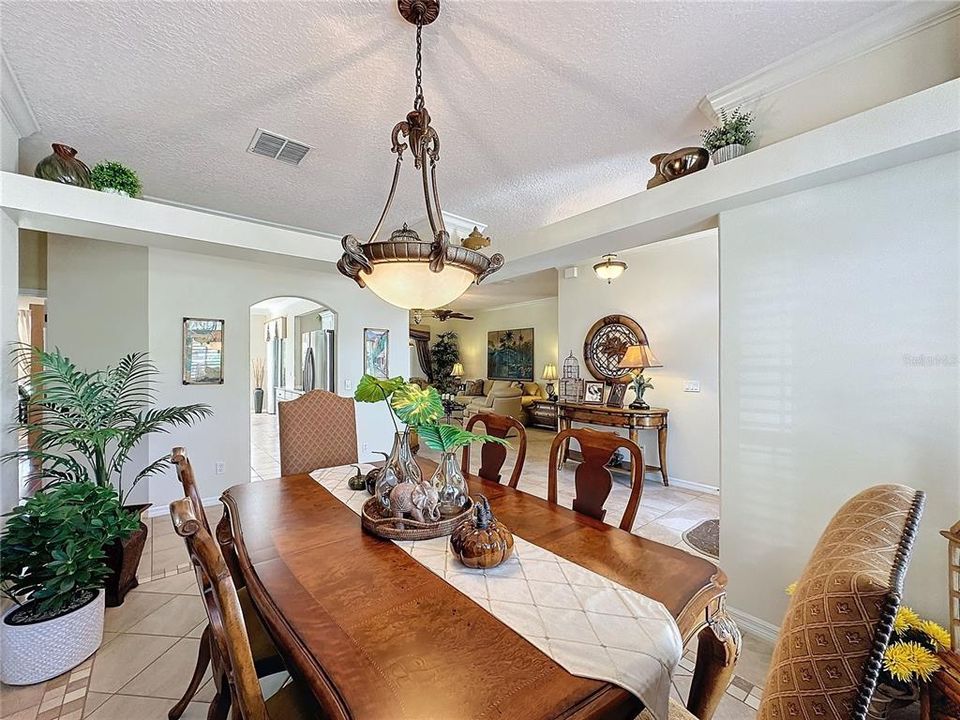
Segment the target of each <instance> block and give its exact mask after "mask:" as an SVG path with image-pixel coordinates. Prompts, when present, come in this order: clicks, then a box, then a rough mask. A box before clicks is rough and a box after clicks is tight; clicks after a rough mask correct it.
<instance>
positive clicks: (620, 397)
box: [607, 383, 627, 408]
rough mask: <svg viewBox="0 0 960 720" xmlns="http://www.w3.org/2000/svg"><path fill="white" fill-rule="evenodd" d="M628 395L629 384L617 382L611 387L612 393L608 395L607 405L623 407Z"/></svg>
mask: <svg viewBox="0 0 960 720" xmlns="http://www.w3.org/2000/svg"><path fill="white" fill-rule="evenodd" d="M626 396H627V385H626V384H625V383H617V384H616V385H613V386H612V387H611V388H610V395H609V397H607V407H611V408H622V407H623V401H624V398H626Z"/></svg>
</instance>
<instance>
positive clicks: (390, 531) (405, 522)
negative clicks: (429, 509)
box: [360, 497, 473, 540]
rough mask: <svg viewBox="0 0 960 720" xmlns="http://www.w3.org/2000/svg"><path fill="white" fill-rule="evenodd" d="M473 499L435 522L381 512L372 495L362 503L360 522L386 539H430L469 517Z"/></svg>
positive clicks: (452, 529) (453, 528) (380, 506)
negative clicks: (400, 517)
mask: <svg viewBox="0 0 960 720" xmlns="http://www.w3.org/2000/svg"><path fill="white" fill-rule="evenodd" d="M472 511H473V500H472V499H471V498H469V497H468V498H467V504H466V506H465V507H464V508H463V512H461V513H460V514H459V515H454V516H453V517H450V518H446V519H444V520H439V521H437V522H417V521H416V520H413V519H411V518H403V519H402V520H398V519H397V518H394V517H390V516H386V515H384V514H383V506H382V505H381V504H380V501H379V500H378V499H377V498H375V497H372V498H370V499H369V500H367V501H366V502H365V503H364V504H363V511H362V512H361V513H360V522H361V524H362V525H363V529H364V530H366V531H367V532H369V533H373V534H374V535H379V536H380V537H382V538H387V539H388V540H430V539H432V538H438V537H442V536H444V535H449V534H451V533H452V532H453V531H454V530H455V529H456V528H457V526H458V525H459V524H460V523H462V522H463V521H464V520H466V519H467V518H468V517H470V513H471V512H472Z"/></svg>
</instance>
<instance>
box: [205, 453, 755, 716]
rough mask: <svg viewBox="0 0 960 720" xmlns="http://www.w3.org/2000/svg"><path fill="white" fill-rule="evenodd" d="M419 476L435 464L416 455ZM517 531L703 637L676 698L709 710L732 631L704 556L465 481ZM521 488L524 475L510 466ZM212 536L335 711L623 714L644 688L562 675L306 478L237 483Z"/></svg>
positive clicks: (291, 664) (633, 711)
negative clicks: (683, 696)
mask: <svg viewBox="0 0 960 720" xmlns="http://www.w3.org/2000/svg"><path fill="white" fill-rule="evenodd" d="M418 462H419V464H420V467H421V469H422V470H423V473H424V476H425V477H429V475H430V473H432V472H433V470H434V469H435V467H436V465H435V463H433V462H432V461H431V460H428V459H425V458H419V459H418ZM468 482H469V486H470V492H471V494H477V493H482V494H483V495H485V496H486V497H487V498H488V499H489V501H490V505H491V507H492V509H493V512H494V513H495V515H496V516H497V518H498V519H499V520H500V521H501V522H503V523H504V524H505V525H506V526H507V527H509V528H510V529H511V530H512V531H513V533H514V534H516V535H517V536H519V537H522V538H524V539H525V540H527V541H529V542H531V543H534V544H536V545H539V546H540V547H542V548H544V549H546V550H549V551H551V552H553V553H554V554H556V555H558V556H560V557H563V558H566V559H568V560H570V561H572V562H574V563H576V564H578V565H581V566H583V567H585V568H588V569H590V570H592V571H594V572H596V573H599V574H600V575H603V576H604V577H606V578H608V579H610V580H613V581H615V582H617V583H620V584H621V585H623V586H625V587H628V588H631V589H632V590H635V591H637V592H639V593H642V594H644V595H646V596H648V597H650V598H653V599H654V600H657V601H659V602H661V603H662V604H663V605H664V606H665V607H666V608H667V610H668V611H669V612H670V613H671V614H672V616H673V617H674V618H675V620H676V621H677V625H678V627H679V629H680V634H681V637H682V638H683V640H684V643H686V641H687V640H689V639H691V638H693V637H694V636H695V635H699V639H698V652H697V660H696V666H695V670H694V676H693V681H692V685H691V690H690V696H689V699H688V702H687V707H688V709H690V710H691V711H692V712H693V713H694V714H695V715H696V716H697V717H698V718H700V719H701V720H710V717H711V716H712V715H713V712H714V710H715V709H716V706H717V703H718V702H719V701H720V699H721V697H722V696H723V693H724V691H725V689H726V687H727V685H728V683H729V681H730V679H731V678H732V676H733V671H734V667H735V665H736V661H737V658H738V656H739V651H740V633H739V631H738V630H737V627H736V625H735V624H734V623H733V622H732V621H731V620H730V619H729V617H728V616H727V615H726V612H725V608H724V599H725V585H726V576H725V575H724V573H723V572H722V571H721V570H720V569H718V568H717V566H716V565H714V564H712V563H710V562H708V561H707V560H704V559H702V558H700V557H697V556H694V555H691V554H688V553H685V552H683V551H682V550H679V549H677V548H672V547H669V546H667V545H662V544H660V543H657V542H654V541H652V540H648V539H646V538H642V537H639V536H637V535H633V534H631V533H628V532H625V531H623V530H620V529H619V528H616V527H614V526H612V525H607V524H605V523H603V522H600V521H598V520H595V519H593V518H590V517H588V516H585V515H582V514H579V513H576V512H574V511H572V510H569V509H566V508H563V507H559V506H557V505H551V504H549V503H548V502H547V501H546V500H543V499H542V498H539V497H537V496H535V495H531V494H528V493H525V492H522V490H514V489H512V488H510V487H508V486H506V485H500V484H497V483H493V482H489V481H486V480H482V479H480V478H477V477H474V476H470V477H469V478H468ZM519 487H520V488H522V487H523V479H522V477H521V480H520V483H519ZM222 500H223V503H224V506H225V511H224V516H223V519H222V520H221V522H220V525H219V526H218V528H217V537H218V541H219V542H220V543H221V546H222V547H223V548H224V550H225V555H227V557H228V558H229V559H230V562H231V564H232V566H233V567H232V571H233V572H234V573H235V574H239V575H241V576H242V579H243V581H244V582H245V583H246V586H247V588H248V591H249V593H250V596H251V598H252V599H253V602H254V605H255V607H256V609H257V611H258V612H259V614H260V615H261V618H262V620H263V621H264V624H265V625H266V627H267V629H268V631H269V632H270V634H271V635H272V636H273V638H274V641H275V643H276V645H277V647H278V648H279V650H280V652H281V653H282V655H283V656H284V658H285V660H286V662H287V666H288V668H289V669H290V672H291V674H292V675H293V676H295V677H296V678H297V679H298V681H300V682H302V683H304V684H305V685H306V687H308V688H309V689H310V690H311V691H312V692H313V694H314V695H315V696H316V698H317V699H318V701H319V702H320V704H321V705H322V706H323V708H324V710H325V712H326V714H327V715H329V716H330V717H332V718H354V719H357V720H361V719H362V720H368V719H370V720H379V719H383V720H459V719H470V720H474V719H476V720H488V719H491V720H492V719H494V718H503V719H509V720H520V719H523V720H528V719H530V720H540V719H544V720H545V719H546V718H571V719H572V718H576V719H577V720H585V719H586V718H634V717H635V716H636V715H637V713H638V712H639V711H640V710H641V709H642V705H641V704H640V701H639V700H638V699H637V698H636V697H634V696H633V695H632V694H630V693H629V692H627V691H626V690H624V689H622V688H620V687H618V686H617V685H613V684H611V683H608V682H603V681H600V680H594V679H590V678H584V677H578V676H574V675H571V674H570V673H568V672H567V671H566V670H564V669H563V668H562V667H561V666H559V665H557V664H556V663H555V662H554V661H553V660H551V659H550V657H548V656H547V655H545V654H544V653H542V652H541V651H540V650H539V649H537V648H536V647H535V646H534V645H532V644H530V643H529V642H528V641H527V640H525V639H524V638H523V637H521V636H520V635H519V634H517V633H516V632H514V631H513V630H511V629H510V628H508V627H507V626H506V625H504V624H502V623H501V622H500V621H499V620H497V619H496V618H495V617H494V616H493V615H491V614H490V613H489V612H488V611H487V610H485V609H483V608H482V607H480V606H479V605H477V604H476V603H474V602H473V601H472V600H470V599H469V598H468V597H467V596H466V595H464V594H463V593H461V592H460V591H459V590H457V589H456V588H454V587H453V586H452V585H449V584H448V583H446V582H445V581H444V580H443V579H441V578H440V577H438V576H437V575H435V574H434V573H433V572H432V571H430V570H429V569H428V568H426V567H424V566H423V565H421V564H419V563H418V562H417V561H416V560H414V559H413V558H412V557H411V556H410V555H408V554H407V553H406V552H404V551H403V550H402V549H401V548H399V547H397V546H396V545H394V544H393V543H392V542H390V541H389V540H384V539H381V538H379V537H375V536H373V535H370V534H368V533H366V532H364V531H363V530H362V529H361V526H360V518H359V516H358V515H357V514H356V513H355V512H354V511H353V510H351V509H350V508H349V507H347V506H346V505H345V504H343V503H342V502H341V501H340V500H338V499H337V498H336V497H334V496H333V495H332V494H331V493H330V492H328V491H327V490H326V489H325V488H323V487H322V486H320V485H319V484H318V483H317V482H316V481H315V480H314V479H313V478H311V477H310V476H309V475H293V476H290V477H283V478H280V479H277V480H266V481H263V482H255V483H249V484H244V485H237V486H235V487H232V488H230V489H229V490H227V491H226V492H225V493H224V494H223V496H222Z"/></svg>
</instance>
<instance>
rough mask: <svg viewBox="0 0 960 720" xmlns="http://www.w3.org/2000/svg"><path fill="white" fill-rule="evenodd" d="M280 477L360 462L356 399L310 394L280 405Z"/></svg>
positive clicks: (278, 405)
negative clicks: (358, 456)
mask: <svg viewBox="0 0 960 720" xmlns="http://www.w3.org/2000/svg"><path fill="white" fill-rule="evenodd" d="M277 416H278V419H279V422H280V474H281V475H284V476H286V475H299V474H300V473H308V472H313V471H314V470H316V469H317V468H323V467H334V466H337V465H349V464H351V463H355V462H357V420H356V411H355V409H354V404H353V399H352V398H345V397H340V396H339V395H337V394H335V393H332V392H327V391H326V390H311V391H310V392H308V393H304V394H303V395H301V396H300V397H298V398H297V399H296V400H287V401H285V402H279V403H277Z"/></svg>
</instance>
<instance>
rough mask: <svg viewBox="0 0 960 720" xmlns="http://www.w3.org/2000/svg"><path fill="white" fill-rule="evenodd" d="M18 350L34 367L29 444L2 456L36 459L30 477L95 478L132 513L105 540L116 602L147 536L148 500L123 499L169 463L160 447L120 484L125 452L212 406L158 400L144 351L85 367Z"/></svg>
mask: <svg viewBox="0 0 960 720" xmlns="http://www.w3.org/2000/svg"><path fill="white" fill-rule="evenodd" d="M15 352H17V353H26V354H28V355H30V356H31V357H32V361H33V363H34V364H35V366H38V367H39V370H37V371H36V372H34V373H33V374H32V375H31V377H30V385H31V388H32V393H31V395H30V398H29V400H28V401H27V413H26V414H27V422H26V423H24V424H23V425H21V426H20V429H21V430H23V431H25V432H26V433H27V435H28V437H30V438H31V444H30V447H28V448H26V449H21V450H17V451H15V452H12V453H8V454H6V455H4V456H3V457H2V458H0V460H4V461H11V460H19V459H29V460H32V461H34V462H36V463H39V468H38V469H37V470H36V471H35V472H36V476H35V477H37V478H38V479H39V480H40V481H41V482H43V483H55V482H71V481H72V482H77V481H79V482H86V481H92V482H94V483H95V484H96V485H98V486H99V487H103V488H109V489H110V490H111V492H113V493H114V494H116V496H117V498H118V500H119V502H120V503H121V504H122V505H123V506H124V510H125V511H126V512H127V513H128V514H129V515H130V516H131V517H133V518H137V524H136V527H135V529H133V530H132V532H130V533H128V534H126V535H125V536H123V537H122V538H114V539H113V540H111V542H110V543H108V544H107V545H106V546H105V547H104V552H105V553H106V557H107V567H108V568H109V570H110V575H109V576H108V577H107V580H106V604H107V607H114V606H116V605H120V604H121V603H122V602H123V598H124V596H125V595H126V594H127V593H128V592H129V591H130V590H132V589H133V588H135V587H136V586H137V566H138V565H139V564H140V556H141V555H142V554H143V547H144V544H145V543H146V539H147V526H146V525H145V524H144V523H143V522H140V521H139V517H140V514H141V513H142V512H143V511H144V510H145V509H146V508H147V507H149V505H128V504H127V500H128V499H129V497H130V493H131V492H132V491H133V489H134V488H135V487H136V486H137V485H138V484H139V483H140V482H141V481H142V480H144V479H146V478H149V477H151V476H153V475H155V474H157V473H159V472H162V471H163V470H164V469H165V468H166V467H167V456H166V455H164V456H163V457H161V458H158V459H157V460H154V461H153V462H151V463H150V464H148V465H147V466H146V467H144V468H142V469H141V470H140V471H139V472H137V473H136V475H134V476H133V479H132V481H131V482H129V483H128V485H127V487H124V476H123V471H124V468H125V466H126V464H127V461H128V460H129V459H130V454H131V452H133V450H134V449H135V448H136V447H138V446H139V445H140V443H141V442H142V441H143V440H145V439H146V438H147V436H149V435H151V434H152V433H166V432H169V431H170V429H171V428H174V427H178V426H189V425H192V424H193V423H194V422H196V421H198V420H202V419H203V418H205V417H208V416H210V415H211V410H210V407H209V406H208V405H205V404H202V403H196V404H193V405H182V406H174V407H167V408H158V407H155V406H154V389H153V386H154V377H155V376H156V374H157V368H156V366H155V365H154V364H153V362H151V361H150V360H149V358H148V357H147V354H146V353H142V352H140V353H131V354H129V355H126V356H125V357H124V358H122V359H121V360H120V362H119V363H117V365H116V366H109V367H107V368H105V369H103V370H94V371H87V370H81V369H80V368H78V367H77V366H76V365H75V364H74V363H73V362H72V361H71V360H70V359H69V358H68V357H66V356H65V355H63V354H62V353H61V352H60V351H59V350H54V351H53V352H47V351H44V350H39V349H37V348H31V347H29V346H22V347H20V348H18V349H17V350H16V351H15ZM25 362H26V364H25V365H24V366H25V367H30V360H29V359H27V360H26V361H25Z"/></svg>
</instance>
